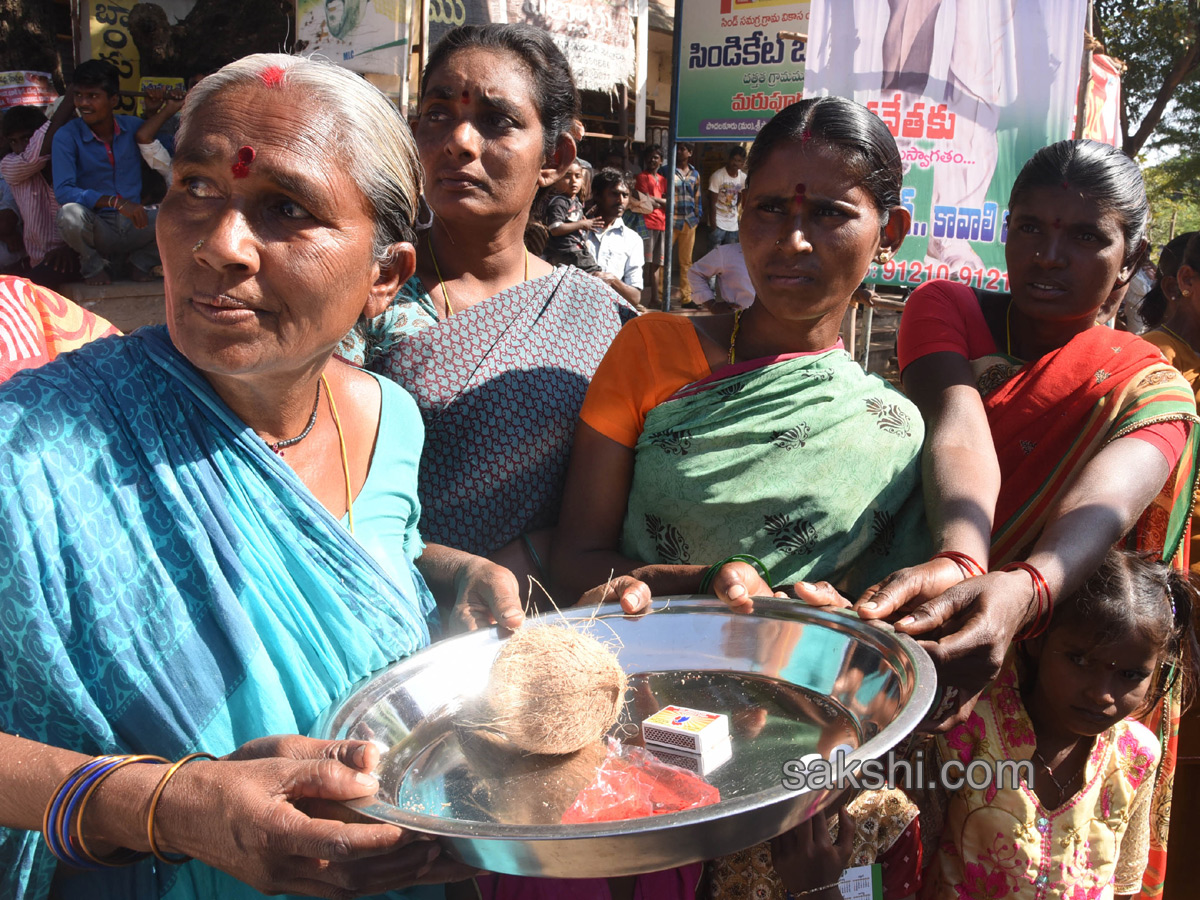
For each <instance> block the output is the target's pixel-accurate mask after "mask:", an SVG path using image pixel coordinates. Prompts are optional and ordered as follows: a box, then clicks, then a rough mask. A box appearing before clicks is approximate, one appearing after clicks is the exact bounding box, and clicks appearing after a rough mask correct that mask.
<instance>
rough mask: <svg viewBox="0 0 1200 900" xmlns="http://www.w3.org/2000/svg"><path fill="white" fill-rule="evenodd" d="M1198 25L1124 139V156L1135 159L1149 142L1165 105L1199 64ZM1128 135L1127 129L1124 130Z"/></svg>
mask: <svg viewBox="0 0 1200 900" xmlns="http://www.w3.org/2000/svg"><path fill="white" fill-rule="evenodd" d="M1197 26H1198V23H1197V22H1196V21H1195V20H1193V21H1192V40H1191V43H1190V45H1189V46H1188V48H1187V51H1186V52H1185V53H1184V54H1183V55H1182V56H1181V57H1179V58H1178V59H1177V60H1175V64H1174V65H1173V66H1171V71H1170V72H1168V73H1167V76H1166V78H1164V79H1163V83H1162V86H1161V87H1160V88H1159V89H1158V93H1157V94H1156V95H1155V97H1154V103H1152V104H1151V105H1150V109H1149V110H1147V112H1146V115H1145V116H1143V117H1142V121H1141V122H1140V123H1139V124H1138V129H1137V131H1136V132H1135V133H1134V134H1133V136H1132V137H1126V138H1125V141H1124V143H1123V145H1122V148H1121V149H1122V150H1124V151H1125V155H1126V156H1129V157H1135V156H1137V155H1138V153H1139V152H1141V149H1142V145H1144V144H1145V143H1146V141H1147V140H1149V138H1150V135H1151V134H1152V133H1153V132H1154V129H1155V128H1157V127H1158V123H1159V122H1160V121H1162V117H1163V112H1164V111H1165V110H1166V108H1167V104H1169V103H1170V102H1171V98H1172V97H1173V96H1174V95H1175V91H1176V90H1177V89H1178V88H1179V85H1181V84H1182V83H1183V82H1184V79H1186V78H1187V77H1188V76H1189V75H1190V74H1191V73H1192V72H1193V71H1194V70H1195V69H1196V67H1197V65H1198V64H1200V34H1198V27H1197ZM1126 133H1127V134H1128V129H1126Z"/></svg>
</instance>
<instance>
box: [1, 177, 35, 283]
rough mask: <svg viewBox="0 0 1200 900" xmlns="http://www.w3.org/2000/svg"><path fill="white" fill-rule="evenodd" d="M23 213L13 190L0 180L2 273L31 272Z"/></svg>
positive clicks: (20, 273) (18, 273) (17, 273)
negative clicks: (22, 220) (26, 249)
mask: <svg viewBox="0 0 1200 900" xmlns="http://www.w3.org/2000/svg"><path fill="white" fill-rule="evenodd" d="M23 232H24V227H23V223H22V222H21V211H20V209H19V208H18V206H17V201H16V198H15V197H13V192H12V189H11V188H9V186H8V185H7V184H6V183H5V182H4V181H3V180H0V272H2V273H4V274H6V275H24V274H26V273H27V272H28V271H29V256H28V254H27V253H26V251H25V238H24V233H23Z"/></svg>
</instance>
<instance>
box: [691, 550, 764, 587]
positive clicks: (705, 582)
mask: <svg viewBox="0 0 1200 900" xmlns="http://www.w3.org/2000/svg"><path fill="white" fill-rule="evenodd" d="M731 562H744V563H749V564H750V565H752V566H754V568H755V569H757V570H758V573H759V574H760V575H762V577H763V581H765V582H766V583H767V584H768V585H771V584H774V582H773V581H772V580H771V570H770V569H768V568H767V564H766V563H764V562H763V561H762V560H761V559H759V558H758V557H757V556H751V555H750V554H749V553H737V554H734V555H733V556H729V557H726V558H725V559H723V560H721V561H720V562H719V563H713V564H712V565H711V566H709V567H708V568H707V569H706V570H705V571H704V577H703V578H701V579H700V593H701V594H707V593H708V592H709V588H711V587H712V583H713V579H714V578H716V577H717V572H719V571H720V570H721V566H724V565H726V564H728V563H731Z"/></svg>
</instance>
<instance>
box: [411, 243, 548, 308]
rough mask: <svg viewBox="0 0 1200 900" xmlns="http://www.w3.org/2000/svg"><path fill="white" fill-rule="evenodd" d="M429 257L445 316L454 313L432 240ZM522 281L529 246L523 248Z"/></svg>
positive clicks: (524, 279) (527, 264)
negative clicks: (523, 265) (444, 308)
mask: <svg viewBox="0 0 1200 900" xmlns="http://www.w3.org/2000/svg"><path fill="white" fill-rule="evenodd" d="M429 258H430V259H432V260H433V271H434V272H436V273H437V277H438V287H440V288H441V289H442V300H443V302H445V304H446V318H447V319H448V318H450V317H451V316H452V315H454V307H453V306H451V305H450V295H449V294H447V293H446V279H445V278H443V277H442V269H441V267H440V266H439V265H438V261H437V254H436V253H434V252H433V241H432V240H430V242H429ZM522 280H523V281H528V280H529V248H528V247H526V248H525V277H524V278H523V279H522Z"/></svg>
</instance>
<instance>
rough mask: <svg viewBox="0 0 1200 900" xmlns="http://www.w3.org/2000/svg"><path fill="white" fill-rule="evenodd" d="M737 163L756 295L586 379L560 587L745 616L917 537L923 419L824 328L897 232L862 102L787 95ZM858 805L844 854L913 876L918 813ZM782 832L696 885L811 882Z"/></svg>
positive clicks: (852, 585) (889, 171)
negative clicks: (893, 855)
mask: <svg viewBox="0 0 1200 900" xmlns="http://www.w3.org/2000/svg"><path fill="white" fill-rule="evenodd" d="M747 176H748V178H747V183H746V190H745V194H744V195H743V196H744V201H745V203H744V210H745V211H744V213H743V216H742V221H741V235H742V246H743V247H744V248H745V257H746V268H747V271H748V272H749V275H750V280H751V282H752V283H753V285H754V288H755V292H756V295H755V300H754V303H753V304H752V305H751V306H750V307H749V308H748V309H746V310H744V311H741V312H735V313H733V314H732V315H725V316H719V315H718V316H701V317H695V318H691V319H687V318H680V317H675V316H669V315H666V314H654V313H651V314H649V315H644V316H641V317H640V318H638V319H637V320H635V321H633V322H630V323H629V324H627V325H626V326H625V327H624V328H623V329H622V331H621V333H620V334H619V335H618V336H617V339H616V340H615V341H614V342H613V344H612V347H611V348H610V349H609V352H608V354H607V355H606V356H605V358H604V360H603V362H601V364H600V367H599V369H598V370H597V372H596V375H595V377H594V379H593V380H592V384H591V386H590V388H589V390H588V395H587V398H586V400H585V401H584V405H583V410H582V412H581V414H580V422H579V425H578V427H577V429H576V436H575V444H574V447H573V450H572V455H571V463H570V468H569V471H568V475H567V486H566V491H565V494H564V499H563V513H562V517H561V519H560V521H559V526H558V531H557V533H556V541H555V547H554V553H553V562H552V571H553V574H554V576H555V579H556V583H557V584H558V585H559V586H560V588H563V589H565V590H564V592H565V593H567V594H568V595H569V596H571V597H572V598H575V597H580V596H582V597H583V601H584V602H601V601H611V600H616V601H619V602H620V603H621V605H622V606H623V607H624V608H625V609H626V610H627V611H631V612H636V611H641V610H644V609H646V608H647V607H648V604H649V600H650V597H651V595H652V594H653V595H664V594H677V593H695V592H698V591H711V592H712V593H715V594H716V595H717V596H719V597H720V598H721V599H723V600H724V601H725V602H726V603H728V604H729V605H730V606H731V607H732V608H734V609H737V610H744V611H748V610H750V609H752V607H753V601H752V599H751V598H752V597H753V596H754V595H759V596H762V595H768V596H769V595H771V594H772V593H773V592H775V591H776V590H777V587H778V586H784V585H789V586H790V585H792V584H793V583H796V582H799V583H797V584H795V590H796V593H797V594H798V595H800V596H801V597H803V598H805V599H808V598H809V596H816V595H823V591H824V590H826V589H829V588H828V584H829V583H832V584H833V585H835V586H836V587H837V588H839V589H840V590H841V591H843V592H844V593H846V594H848V595H850V596H852V597H857V596H858V595H859V594H860V593H861V592H862V591H864V590H865V589H867V588H868V587H870V586H871V585H873V584H875V583H876V582H878V581H879V580H881V579H882V578H884V577H885V576H887V575H889V574H891V573H892V572H894V571H896V570H897V569H899V568H903V567H904V566H908V565H912V564H913V563H916V562H919V561H924V560H925V559H926V558H927V555H928V553H929V552H930V541H929V538H928V531H927V529H926V527H925V523H924V504H923V501H922V495H921V490H920V474H921V473H920V453H921V444H922V440H923V437H924V429H923V427H922V424H921V418H920V415H919V414H918V412H917V410H916V408H915V407H914V406H913V405H912V404H911V403H910V402H909V401H908V400H906V399H905V398H904V397H903V396H902V395H900V394H899V393H898V392H897V391H895V390H894V389H893V388H891V387H890V386H889V385H887V384H886V383H885V382H884V381H883V380H882V379H879V378H877V377H874V376H869V375H867V374H866V373H864V372H863V370H862V369H861V367H860V366H858V364H857V363H855V362H854V361H853V360H852V359H851V358H850V357H849V355H848V354H847V353H846V352H845V350H844V349H843V348H842V346H841V342H840V341H839V339H838V331H839V327H840V324H841V321H842V317H843V314H844V313H845V311H846V308H847V306H848V305H849V303H850V299H851V295H852V294H853V293H854V291H855V290H856V289H857V288H858V286H859V284H860V282H861V281H862V280H863V278H864V276H865V275H866V274H867V270H868V268H869V266H870V264H871V262H872V260H879V261H882V260H885V259H887V258H889V257H890V255H891V254H893V253H894V252H895V251H896V250H897V248H899V247H900V245H901V242H902V241H903V239H904V236H905V234H907V232H908V228H909V224H910V218H909V215H908V213H907V211H906V210H905V209H904V208H903V207H902V206H901V205H900V188H901V176H902V173H901V164H900V159H899V155H898V153H897V151H896V146H895V142H894V141H893V140H892V137H891V135H890V134H889V133H888V131H887V128H886V126H884V124H883V123H882V122H881V121H880V120H879V119H878V118H877V117H875V116H873V115H872V114H871V113H869V112H868V111H867V110H866V109H865V108H864V107H861V106H859V105H858V104H855V103H852V102H850V101H848V100H843V99H840V98H836V97H824V98H817V99H812V100H804V101H802V102H800V103H797V104H793V105H792V106H789V107H788V108H787V109H785V110H783V111H782V112H780V113H779V115H777V116H776V117H775V118H774V119H772V120H771V121H770V122H768V123H767V124H766V125H765V126H764V127H763V129H762V131H761V132H760V133H759V135H758V137H757V138H756V139H755V142H754V145H753V147H752V148H751V150H750V154H749V159H748V164H747ZM731 557H742V558H741V559H731ZM814 583H815V584H814ZM872 804H873V805H872ZM893 806H894V807H895V809H893V808H892V807H893ZM855 812H856V813H859V814H860V815H861V816H862V817H863V821H866V820H867V819H870V820H871V821H872V822H873V823H874V824H875V826H877V827H876V828H875V830H874V831H872V832H870V833H869V832H868V829H866V828H863V829H858V830H857V831H856V834H855V844H854V846H853V849H852V850H850V853H852V854H853V857H852V858H853V859H854V860H855V864H861V863H864V862H875V861H882V862H883V864H884V866H885V882H886V881H888V878H889V877H890V878H891V880H892V881H894V889H893V890H890V891H888V893H889V894H893V893H894V894H895V895H896V896H904V895H906V894H908V893H911V892H912V890H911V888H912V886H913V882H914V879H915V878H916V875H917V873H916V872H915V871H914V870H913V867H912V866H899V868H893V869H892V873H891V875H890V876H889V875H888V874H887V863H888V860H886V859H884V856H885V855H886V851H887V850H889V849H892V848H897V849H898V850H899V851H901V852H899V858H900V859H903V858H904V855H905V853H904V852H903V851H904V848H905V847H907V848H908V849H909V850H911V849H913V847H914V841H915V834H914V832H915V829H914V828H912V827H911V826H912V822H913V818H914V817H915V812H916V811H915V808H914V807H913V806H912V804H911V803H907V802H905V801H903V799H902V798H900V797H898V796H892V795H872V796H870V797H869V799H866V800H863V801H861V802H860V803H858V805H857V806H856V807H855ZM885 834H886V836H887V837H886V840H885V839H884V837H883V836H884V835H885ZM794 837H795V835H794V834H793V835H790V836H785V839H784V843H782V844H776V846H775V848H774V850H775V853H776V858H775V866H774V867H772V864H771V859H772V856H771V853H769V852H767V850H766V848H765V847H759V848H754V849H752V850H749V851H746V852H744V853H741V854H736V855H735V856H733V857H728V858H725V859H722V860H717V861H715V862H714V863H713V864H712V872H711V877H712V883H713V896H717V897H744V896H755V897H758V896H761V897H783V896H785V893H786V889H791V890H793V891H796V892H804V893H808V892H809V891H810V889H816V888H817V887H818V886H824V887H826V888H827V887H828V885H825V884H824V883H823V882H821V881H819V880H818V881H816V882H814V883H812V884H810V883H807V882H806V881H802V882H800V883H795V884H789V883H785V882H784V881H783V880H782V879H781V878H780V875H779V872H783V871H786V870H787V869H788V867H787V866H786V865H782V864H781V861H783V860H786V859H788V858H790V856H792V855H794V854H792V851H791V849H789V848H790V847H791V839H792V838H794ZM840 849H842V848H839V850H840ZM845 849H847V850H849V849H850V848H848V847H847V848H845ZM909 857H910V859H915V858H916V857H915V855H913V854H911V853H910V854H909ZM849 859H851V856H850V855H844V856H843V857H841V862H842V864H843V865H844V864H845V863H846V862H847V861H848V860H849ZM793 868H794V867H793ZM810 874H811V873H810ZM835 879H836V875H835V878H834V879H828V878H827V879H825V880H826V881H829V880H835ZM906 886H907V888H908V889H907V890H906V889H905V888H906ZM825 895H826V894H825V893H822V894H821V896H825ZM814 896H815V895H814Z"/></svg>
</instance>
